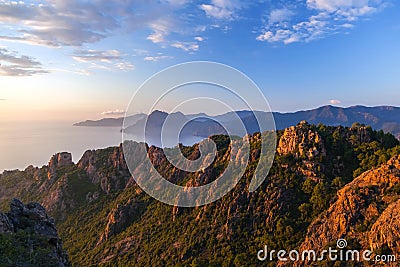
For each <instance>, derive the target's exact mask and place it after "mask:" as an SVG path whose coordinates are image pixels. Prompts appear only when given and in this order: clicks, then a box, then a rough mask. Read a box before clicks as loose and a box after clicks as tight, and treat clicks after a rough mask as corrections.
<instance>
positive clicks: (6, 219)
mask: <svg viewBox="0 0 400 267" xmlns="http://www.w3.org/2000/svg"><path fill="white" fill-rule="evenodd" d="M21 232H22V233H24V234H26V235H27V238H26V239H25V240H24V239H20V240H18V239H17V236H18V237H20V236H21ZM1 235H8V236H7V237H10V238H11V240H12V239H13V238H14V239H15V240H17V241H16V242H17V243H18V242H22V244H21V247H23V248H26V250H28V252H29V254H30V255H31V257H27V258H25V259H13V258H10V257H7V255H9V254H11V255H12V254H13V253H12V252H10V251H9V250H10V249H11V250H12V249H13V247H11V248H10V247H7V245H4V244H0V246H1V247H2V249H3V250H4V251H2V253H1V254H0V265H1V264H4V262H5V261H7V262H8V266H35V263H39V262H41V263H45V264H46V265H45V266H59V267H64V266H70V263H69V261H68V256H67V254H66V253H65V251H64V250H63V248H62V241H61V239H60V238H59V236H58V232H57V229H56V227H55V224H54V220H53V219H52V218H51V217H49V216H48V215H47V213H46V210H45V209H44V208H43V207H42V206H41V205H40V204H38V203H29V204H27V205H24V204H23V203H22V202H21V201H19V200H17V199H13V200H12V202H11V204H10V211H9V212H8V213H0V236H1ZM14 236H16V237H14ZM35 239H36V240H35ZM37 240H40V241H41V244H38V243H39V242H38V241H37ZM10 243H12V242H10ZM6 244H9V243H6ZM13 246H15V247H14V248H15V249H18V248H17V246H18V244H13ZM25 246H26V247H25ZM41 250H42V251H43V250H45V251H46V252H45V253H44V255H45V256H46V258H44V259H43V258H42V259H36V258H35V259H32V255H35V256H36V257H37V256H38V255H39V256H40V255H41V254H40V253H38V252H37V251H39V252H40V251H41ZM16 253H18V254H19V255H23V254H24V253H25V251H24V250H21V251H16ZM42 256H43V255H42ZM6 257H7V258H6ZM43 266H44V265H43Z"/></svg>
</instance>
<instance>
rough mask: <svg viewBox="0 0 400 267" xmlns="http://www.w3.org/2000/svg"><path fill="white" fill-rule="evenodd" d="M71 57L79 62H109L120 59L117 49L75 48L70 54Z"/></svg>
mask: <svg viewBox="0 0 400 267" xmlns="http://www.w3.org/2000/svg"><path fill="white" fill-rule="evenodd" d="M72 57H73V59H75V60H76V61H80V62H93V61H101V62H111V61H113V60H119V59H121V53H120V52H119V51H118V50H108V51H97V50H77V51H75V53H74V55H73V56H72Z"/></svg>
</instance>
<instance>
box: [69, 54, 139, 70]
mask: <svg viewBox="0 0 400 267" xmlns="http://www.w3.org/2000/svg"><path fill="white" fill-rule="evenodd" d="M123 56H124V55H123V54H122V53H121V52H120V51H118V50H107V51H99V50H77V51H75V53H74V54H73V56H72V58H73V59H75V60H76V61H78V62H81V63H90V65H89V68H91V69H98V70H107V71H113V70H122V71H129V70H133V69H135V66H134V65H133V64H132V63H131V62H129V61H126V60H124V59H123Z"/></svg>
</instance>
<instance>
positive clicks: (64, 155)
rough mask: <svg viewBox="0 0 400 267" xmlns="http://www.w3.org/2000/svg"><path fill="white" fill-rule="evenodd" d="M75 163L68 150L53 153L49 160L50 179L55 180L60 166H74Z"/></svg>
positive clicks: (48, 175)
mask: <svg viewBox="0 0 400 267" xmlns="http://www.w3.org/2000/svg"><path fill="white" fill-rule="evenodd" d="M73 164H74V163H73V162H72V155H71V153H68V152H61V153H57V154H55V155H53V156H52V157H51V158H50V161H49V165H48V166H49V170H48V173H47V177H48V179H49V180H53V179H55V178H56V176H57V173H56V170H57V168H59V167H65V166H72V165H73Z"/></svg>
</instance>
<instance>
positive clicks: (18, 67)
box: [0, 48, 49, 76]
mask: <svg viewBox="0 0 400 267" xmlns="http://www.w3.org/2000/svg"><path fill="white" fill-rule="evenodd" d="M0 62H1V64H0V76H32V75H35V74H43V73H48V72H49V71H48V70H45V69H43V67H42V64H41V63H40V62H38V61H36V60H35V59H33V58H31V57H28V56H18V55H17V53H16V52H14V51H9V50H7V49H5V48H0Z"/></svg>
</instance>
